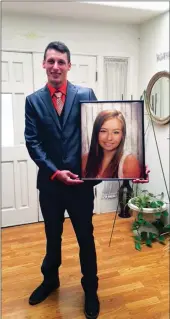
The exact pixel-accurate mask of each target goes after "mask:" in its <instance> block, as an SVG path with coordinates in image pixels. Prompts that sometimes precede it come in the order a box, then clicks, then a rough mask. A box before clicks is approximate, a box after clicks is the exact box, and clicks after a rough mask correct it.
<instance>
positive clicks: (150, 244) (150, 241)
mask: <svg viewBox="0 0 170 319" xmlns="http://www.w3.org/2000/svg"><path fill="white" fill-rule="evenodd" d="M146 245H147V246H148V247H152V240H151V239H149V238H147V239H146Z"/></svg>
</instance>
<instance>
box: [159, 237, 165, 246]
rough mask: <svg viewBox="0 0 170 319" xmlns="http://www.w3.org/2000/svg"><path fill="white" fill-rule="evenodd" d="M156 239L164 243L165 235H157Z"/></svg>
mask: <svg viewBox="0 0 170 319" xmlns="http://www.w3.org/2000/svg"><path fill="white" fill-rule="evenodd" d="M158 240H159V242H160V243H162V244H164V243H165V237H164V236H163V235H161V236H159V237H158Z"/></svg>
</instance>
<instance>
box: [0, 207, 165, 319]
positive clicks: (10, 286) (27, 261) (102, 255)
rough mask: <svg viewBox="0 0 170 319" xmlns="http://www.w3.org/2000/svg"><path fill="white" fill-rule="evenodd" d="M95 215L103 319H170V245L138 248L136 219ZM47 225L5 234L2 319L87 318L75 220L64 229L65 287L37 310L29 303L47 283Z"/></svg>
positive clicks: (25, 227) (4, 231)
mask: <svg viewBox="0 0 170 319" xmlns="http://www.w3.org/2000/svg"><path fill="white" fill-rule="evenodd" d="M113 218H114V213H110V214H101V215H95V216H94V226H95V238H96V249H97V255H98V269H99V279H100V281H99V292H98V293H99V298H100V302H101V312H100V316H99V318H100V319H143V318H144V319H169V243H168V241H167V245H165V246H162V245H161V244H159V243H155V244H154V246H153V247H152V248H148V247H145V246H143V247H142V251H141V252H138V251H136V250H135V248H134V244H133V239H132V233H131V224H132V221H133V218H132V217H131V218H129V219H121V218H118V219H117V221H116V225H115V229H114V233H113V238H112V242H111V246H110V247H109V239H110V234H111V229H112V223H113ZM44 252H45V236H44V226H43V223H38V224H32V225H26V226H19V227H10V228H6V229H3V230H2V318H3V319H7V318H12V319H83V318H84V315H83V291H82V288H81V285H80V277H81V274H80V267H79V258H78V246H77V242H76V240H75V237H74V233H73V230H72V226H71V224H70V220H69V219H67V220H66V221H65V224H64V236H63V265H62V266H61V270H60V280H61V287H60V289H59V291H58V292H57V291H55V292H54V293H53V294H52V295H51V296H49V298H48V299H46V300H45V301H44V302H43V303H41V304H39V305H37V306H29V304H28V298H29V295H30V294H31V292H32V291H33V290H34V288H35V287H36V286H37V285H38V284H39V283H40V282H41V280H42V276H41V273H40V264H41V261H42V258H43V255H44Z"/></svg>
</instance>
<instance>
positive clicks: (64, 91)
mask: <svg viewBox="0 0 170 319" xmlns="http://www.w3.org/2000/svg"><path fill="white" fill-rule="evenodd" d="M47 87H48V89H49V91H50V95H51V97H52V96H53V95H54V93H56V92H61V93H62V94H64V95H66V92H67V81H65V82H64V83H63V84H62V85H61V86H60V87H59V88H58V89H56V88H54V87H53V86H52V85H51V84H49V83H47Z"/></svg>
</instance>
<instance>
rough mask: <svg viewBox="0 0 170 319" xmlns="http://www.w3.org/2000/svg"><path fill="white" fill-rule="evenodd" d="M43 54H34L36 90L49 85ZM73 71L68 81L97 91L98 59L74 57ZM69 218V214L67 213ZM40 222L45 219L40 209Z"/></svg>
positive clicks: (82, 56)
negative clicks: (43, 63) (43, 65)
mask: <svg viewBox="0 0 170 319" xmlns="http://www.w3.org/2000/svg"><path fill="white" fill-rule="evenodd" d="M42 61H43V53H33V70H34V89H35V90H38V89H40V88H41V87H43V86H44V85H45V84H46V83H47V77H46V73H45V70H44V69H43V67H42ZM71 64H72V67H71V70H70V71H69V72H68V80H69V81H70V82H72V83H73V84H77V85H81V86H86V87H90V88H92V89H93V90H94V92H95V91H96V57H94V56H85V55H72V57H71ZM65 216H66V217H67V216H68V214H67V213H65ZM39 220H40V221H42V220H43V217H42V214H41V209H40V207H39Z"/></svg>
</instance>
